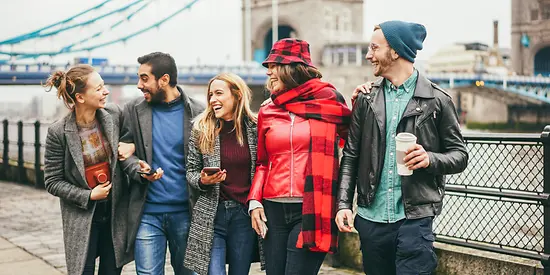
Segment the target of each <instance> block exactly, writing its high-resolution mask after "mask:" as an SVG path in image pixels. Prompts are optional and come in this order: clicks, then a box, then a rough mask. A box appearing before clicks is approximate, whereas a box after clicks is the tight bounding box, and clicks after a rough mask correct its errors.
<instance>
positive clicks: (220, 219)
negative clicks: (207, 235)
mask: <svg viewBox="0 0 550 275" xmlns="http://www.w3.org/2000/svg"><path fill="white" fill-rule="evenodd" d="M257 239H258V238H257V237H256V233H255V232H254V229H252V223H251V220H250V216H249V215H248V214H247V209H246V207H245V206H244V205H242V204H240V203H238V202H235V201H222V202H220V203H219V204H218V210H217V212H216V219H215V220H214V240H213V243H212V255H211V256H210V265H209V267H208V274H209V275H225V274H226V273H225V264H226V263H227V264H229V274H230V275H246V274H248V272H249V271H250V263H251V262H252V258H253V253H254V245H255V243H256V241H257Z"/></svg>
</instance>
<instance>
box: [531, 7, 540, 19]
mask: <svg viewBox="0 0 550 275" xmlns="http://www.w3.org/2000/svg"><path fill="white" fill-rule="evenodd" d="M535 20H539V10H537V9H532V10H531V21H535Z"/></svg>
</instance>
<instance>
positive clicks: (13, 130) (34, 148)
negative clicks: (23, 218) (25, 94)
mask: <svg viewBox="0 0 550 275" xmlns="http://www.w3.org/2000/svg"><path fill="white" fill-rule="evenodd" d="M48 126H49V123H41V122H40V121H38V120H37V121H34V122H28V121H22V120H20V121H17V122H11V121H8V120H7V119H4V120H3V121H2V135H3V139H2V140H3V146H2V154H1V156H2V171H1V173H0V175H1V177H2V179H8V178H10V179H12V180H15V181H17V182H22V183H26V182H28V177H27V171H26V169H27V168H30V167H32V168H33V170H34V176H35V179H36V187H39V188H43V187H44V174H43V167H42V165H43V162H44V161H43V156H44V146H43V144H44V141H45V137H46V132H47V127H48ZM11 166H16V169H15V170H14V169H11V168H10V167H11ZM10 171H16V172H15V173H13V172H12V173H11V175H10Z"/></svg>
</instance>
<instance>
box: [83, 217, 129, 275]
mask: <svg viewBox="0 0 550 275" xmlns="http://www.w3.org/2000/svg"><path fill="white" fill-rule="evenodd" d="M97 257H99V273H98V274H99V275H118V274H120V272H121V271H122V268H117V267H116V260H115V249H114V248H113V237H112V234H111V222H109V221H107V222H96V221H94V222H92V231H91V234H90V246H88V257H87V258H86V264H85V265H84V272H83V273H82V274H83V275H93V274H94V271H95V259H96V258H97Z"/></svg>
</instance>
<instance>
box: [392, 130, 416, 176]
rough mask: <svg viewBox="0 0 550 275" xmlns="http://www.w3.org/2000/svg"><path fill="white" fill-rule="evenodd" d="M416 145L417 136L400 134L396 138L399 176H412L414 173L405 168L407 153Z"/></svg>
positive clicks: (396, 158)
mask: <svg viewBox="0 0 550 275" xmlns="http://www.w3.org/2000/svg"><path fill="white" fill-rule="evenodd" d="M415 144H416V136H415V135H413V134H411V133H399V134H397V136H395V160H396V162H397V174H399V175H401V176H410V175H412V174H413V171H412V170H410V169H409V168H408V167H407V166H405V161H403V159H404V158H405V156H406V154H405V152H406V151H407V150H408V149H409V148H411V147H412V146H413V145H415Z"/></svg>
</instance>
